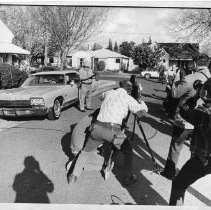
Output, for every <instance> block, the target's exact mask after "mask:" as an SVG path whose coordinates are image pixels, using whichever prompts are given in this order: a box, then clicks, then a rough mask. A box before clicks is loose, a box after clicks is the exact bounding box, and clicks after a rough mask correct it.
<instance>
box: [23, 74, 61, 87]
mask: <svg viewBox="0 0 211 210" xmlns="http://www.w3.org/2000/svg"><path fill="white" fill-rule="evenodd" d="M40 85H64V75H63V74H43V75H31V76H30V77H29V78H28V79H27V80H26V81H25V82H24V83H23V85H22V86H40Z"/></svg>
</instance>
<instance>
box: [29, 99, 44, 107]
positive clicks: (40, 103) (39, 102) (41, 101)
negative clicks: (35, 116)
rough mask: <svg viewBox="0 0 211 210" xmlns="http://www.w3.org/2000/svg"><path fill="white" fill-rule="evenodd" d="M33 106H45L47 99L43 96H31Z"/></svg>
mask: <svg viewBox="0 0 211 210" xmlns="http://www.w3.org/2000/svg"><path fill="white" fill-rule="evenodd" d="M30 101H31V106H45V101H44V99H43V98H31V99H30Z"/></svg>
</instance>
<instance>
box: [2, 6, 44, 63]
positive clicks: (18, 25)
mask: <svg viewBox="0 0 211 210" xmlns="http://www.w3.org/2000/svg"><path fill="white" fill-rule="evenodd" d="M1 11H2V12H1V13H0V18H1V19H2V21H3V22H4V23H5V24H6V25H7V26H8V28H9V29H10V30H11V31H12V32H13V34H14V39H13V43H14V44H16V45H18V46H20V47H22V48H23V49H26V50H28V51H30V52H31V56H30V57H29V59H30V60H31V59H32V61H33V60H35V58H37V56H38V57H39V56H40V55H41V54H43V45H44V38H45V35H44V31H43V30H42V28H41V27H40V25H39V24H38V22H37V21H36V18H35V17H36V16H37V13H36V9H35V8H34V7H31V6H26V7H24V6H18V7H17V6H2V7H1Z"/></svg>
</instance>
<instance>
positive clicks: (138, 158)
mask: <svg viewBox="0 0 211 210" xmlns="http://www.w3.org/2000/svg"><path fill="white" fill-rule="evenodd" d="M126 134H127V136H128V137H129V139H131V137H132V135H133V134H132V132H131V131H129V130H126ZM132 144H133V149H134V150H135V152H136V153H133V165H134V169H133V171H134V173H136V174H138V175H139V180H138V181H137V182H135V183H134V184H132V185H131V186H125V185H124V182H123V178H124V170H123V164H124V163H123V161H122V160H123V153H122V152H119V153H118V155H117V157H116V158H115V164H114V168H113V171H112V172H113V173H114V175H115V176H116V178H117V179H118V181H119V182H120V183H121V185H122V186H123V187H125V188H126V189H127V191H128V192H129V193H130V195H131V197H132V198H133V199H134V200H135V202H136V204H138V205H168V203H167V202H166V200H165V199H164V198H163V197H162V196H161V195H160V194H159V193H157V192H156V191H155V190H154V189H153V188H152V187H151V186H152V183H151V182H150V181H149V180H148V179H147V178H146V177H145V176H144V175H143V174H142V173H141V172H142V171H143V170H146V171H151V173H155V172H153V170H154V167H153V163H152V159H151V157H150V155H147V154H146V152H147V148H146V145H145V143H144V142H143V141H142V140H141V139H140V137H139V136H138V135H137V134H134V140H133V143H132ZM152 152H153V151H152ZM153 154H154V156H155V158H156V159H158V160H159V161H161V162H164V160H163V158H162V157H160V156H159V155H157V154H156V153H153ZM120 155H121V156H122V158H121V157H120ZM118 156H119V158H118ZM159 167H161V166H159Z"/></svg>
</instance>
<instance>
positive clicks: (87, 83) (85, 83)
mask: <svg viewBox="0 0 211 210" xmlns="http://www.w3.org/2000/svg"><path fill="white" fill-rule="evenodd" d="M82 84H83V85H91V84H92V82H82Z"/></svg>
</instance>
